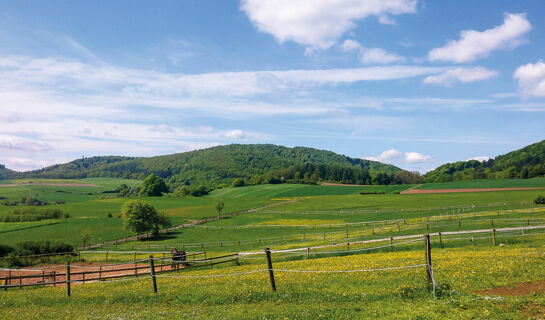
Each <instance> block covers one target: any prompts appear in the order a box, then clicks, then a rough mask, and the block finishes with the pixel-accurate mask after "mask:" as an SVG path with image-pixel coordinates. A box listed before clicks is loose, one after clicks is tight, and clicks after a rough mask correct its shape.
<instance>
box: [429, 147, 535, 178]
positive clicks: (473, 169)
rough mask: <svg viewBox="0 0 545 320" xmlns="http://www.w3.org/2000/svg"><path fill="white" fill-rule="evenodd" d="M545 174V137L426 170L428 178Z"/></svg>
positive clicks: (531, 175)
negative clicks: (488, 156)
mask: <svg viewBox="0 0 545 320" xmlns="http://www.w3.org/2000/svg"><path fill="white" fill-rule="evenodd" d="M544 175H545V140H543V141H541V142H538V143H534V144H531V145H529V146H526V147H524V148H522V149H519V150H515V151H512V152H509V153H506V154H504V155H500V156H497V157H496V158H494V159H490V160H487V161H482V162H480V161H477V160H469V161H458V162H455V163H447V164H444V165H442V166H440V167H439V168H437V169H435V170H433V171H430V172H428V173H426V174H425V175H424V176H423V180H424V182H448V181H459V180H472V179H496V178H521V179H527V178H534V177H541V176H544Z"/></svg>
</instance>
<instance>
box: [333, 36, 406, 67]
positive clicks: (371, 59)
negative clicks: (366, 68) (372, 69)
mask: <svg viewBox="0 0 545 320" xmlns="http://www.w3.org/2000/svg"><path fill="white" fill-rule="evenodd" d="M341 49H342V50H343V51H345V52H350V51H358V58H359V60H360V62H361V63H363V64H389V63H394V62H402V61H405V60H406V59H405V58H404V57H402V56H400V55H398V54H395V53H389V52H387V51H386V50H384V49H381V48H366V47H364V46H362V45H361V44H360V43H359V42H357V41H356V40H352V39H347V40H345V41H344V42H343V43H342V45H341Z"/></svg>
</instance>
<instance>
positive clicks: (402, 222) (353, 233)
mask: <svg viewBox="0 0 545 320" xmlns="http://www.w3.org/2000/svg"><path fill="white" fill-rule="evenodd" d="M538 210H539V209H531V210H530V211H513V210H510V211H502V212H497V213H494V214H487V215H482V216H479V215H477V214H476V213H474V214H471V215H466V216H461V215H458V216H441V217H440V218H437V217H429V218H416V219H399V220H386V223H383V225H382V226H378V227H367V228H358V229H350V230H349V229H346V230H344V231H332V232H310V233H298V234H292V235H282V236H279V237H267V238H259V239H251V240H231V241H212V242H199V243H176V244H174V243H171V244H162V245H152V244H150V245H148V246H145V247H138V246H134V245H133V246H132V247H123V246H115V248H117V249H123V248H127V249H132V250H134V249H139V250H145V249H148V250H149V249H152V248H165V249H166V248H167V247H170V246H173V247H181V248H183V249H185V248H195V249H198V248H200V249H204V248H217V247H219V248H221V247H241V246H248V245H264V244H268V245H272V244H277V245H278V244H280V243H284V244H289V243H306V242H309V241H321V242H325V241H330V242H331V241H337V240H339V239H346V240H350V241H357V240H364V239H372V238H376V236H377V235H379V234H386V233H401V232H404V231H411V230H417V229H426V230H430V229H432V228H449V227H451V228H452V227H457V228H458V229H462V227H467V226H468V224H471V225H473V226H474V227H478V226H479V225H485V224H490V225H491V226H495V225H499V224H503V225H513V226H518V225H536V224H543V223H544V222H545V217H544V218H504V216H505V215H509V214H515V213H525V212H528V213H530V212H538ZM487 217H489V219H487ZM497 217H500V218H497Z"/></svg>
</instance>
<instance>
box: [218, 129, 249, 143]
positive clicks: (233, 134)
mask: <svg viewBox="0 0 545 320" xmlns="http://www.w3.org/2000/svg"><path fill="white" fill-rule="evenodd" d="M223 135H224V136H225V137H226V138H228V139H237V140H238V139H244V138H245V137H246V134H245V133H244V131H242V130H239V129H236V130H229V131H227V132H225V133H224V134H223Z"/></svg>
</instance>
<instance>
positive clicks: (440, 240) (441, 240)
mask: <svg viewBox="0 0 545 320" xmlns="http://www.w3.org/2000/svg"><path fill="white" fill-rule="evenodd" d="M439 245H440V246H441V249H443V237H442V236H441V232H439Z"/></svg>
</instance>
